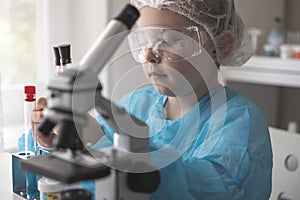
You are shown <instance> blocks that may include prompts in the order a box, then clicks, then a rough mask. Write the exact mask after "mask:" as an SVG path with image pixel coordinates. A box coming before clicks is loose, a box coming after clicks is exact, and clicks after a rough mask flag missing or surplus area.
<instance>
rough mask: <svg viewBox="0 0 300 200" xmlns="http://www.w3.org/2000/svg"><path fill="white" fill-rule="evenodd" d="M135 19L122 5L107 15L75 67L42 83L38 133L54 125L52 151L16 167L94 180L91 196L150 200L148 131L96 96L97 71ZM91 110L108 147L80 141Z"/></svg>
mask: <svg viewBox="0 0 300 200" xmlns="http://www.w3.org/2000/svg"><path fill="white" fill-rule="evenodd" d="M138 17H139V12H138V10H137V9H136V8H135V7H133V6H132V5H130V4H128V5H126V6H125V8H124V9H123V10H122V11H121V13H120V14H119V15H118V16H117V17H116V18H114V19H112V20H111V21H110V22H109V23H108V25H107V26H106V28H105V29H104V31H103V32H102V34H100V36H99V37H98V39H97V40H96V41H95V43H94V44H93V45H92V46H91V48H90V49H89V50H88V52H87V53H86V54H85V55H84V56H83V58H82V59H81V61H80V63H79V65H78V66H72V67H69V68H68V69H67V70H65V71H64V72H63V73H61V74H60V75H59V76H56V77H54V79H53V80H52V81H50V83H49V85H48V90H49V95H48V108H47V110H45V112H44V120H43V122H42V123H41V125H40V127H39V131H40V132H42V133H43V134H45V135H48V134H50V132H51V131H52V129H53V128H54V126H59V127H60V128H59V132H58V133H59V134H58V140H57V143H56V147H57V149H58V150H57V151H55V152H52V153H50V154H47V155H40V156H37V157H35V158H32V159H28V160H24V161H21V163H20V164H21V168H23V169H24V170H27V171H30V172H32V173H35V174H39V175H42V176H45V177H49V178H51V179H55V180H58V181H60V182H63V183H75V182H78V181H84V180H95V199H96V200H100V199H101V200H104V199H107V200H110V199H124V200H126V199H130V200H135V199H150V194H151V193H152V192H154V191H155V190H156V189H157V187H158V185H159V183H160V175H159V172H158V170H156V169H155V167H154V166H152V165H151V157H150V155H151V152H150V147H149V131H148V127H147V126H146V124H145V123H144V122H142V121H141V120H139V119H137V118H136V117H134V116H132V115H131V114H129V113H128V112H127V111H126V110H125V109H123V108H120V107H118V106H117V105H116V104H114V103H113V102H111V101H110V100H108V99H106V98H104V97H103V96H102V94H101V91H102V86H101V84H100V83H99V80H98V77H97V76H98V74H99V73H100V72H101V70H102V69H103V67H104V66H105V64H106V63H107V62H108V60H109V59H110V57H111V56H112V55H113V53H114V52H115V50H116V49H117V48H118V46H119V45H120V44H121V43H122V41H123V39H124V38H125V37H126V36H127V34H128V32H129V30H130V29H131V28H132V26H133V25H134V23H135V21H136V20H137V18H138ZM91 109H95V110H96V111H97V112H98V113H99V114H100V115H101V116H102V118H103V119H104V120H105V121H106V123H107V124H108V125H109V126H110V127H111V128H112V129H113V130H114V132H115V133H114V138H113V143H114V145H113V146H111V147H107V148H103V149H100V150H95V149H93V148H90V147H87V146H86V145H85V144H84V142H83V141H82V139H81V136H82V131H83V128H84V127H85V126H86V124H87V115H88V112H89V111H90V110H91Z"/></svg>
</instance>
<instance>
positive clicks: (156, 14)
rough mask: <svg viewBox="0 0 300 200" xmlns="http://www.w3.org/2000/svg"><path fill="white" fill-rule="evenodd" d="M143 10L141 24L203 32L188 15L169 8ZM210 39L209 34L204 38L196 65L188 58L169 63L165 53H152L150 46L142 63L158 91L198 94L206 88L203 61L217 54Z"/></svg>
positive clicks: (170, 94) (139, 23)
mask: <svg viewBox="0 0 300 200" xmlns="http://www.w3.org/2000/svg"><path fill="white" fill-rule="evenodd" d="M140 12H141V17H140V19H139V21H138V25H139V27H148V26H152V27H173V28H181V27H187V26H197V27H198V29H199V30H201V31H203V28H202V27H200V26H199V25H197V24H195V23H194V22H192V21H191V20H189V19H187V18H186V17H183V16H181V15H179V14H177V13H174V12H172V11H169V10H166V9H161V10H159V9H155V8H151V7H143V8H142V9H141V10H140ZM208 38H209V37H206V40H207V41H204V44H205V46H204V48H205V49H206V51H203V52H202V53H201V54H200V55H199V56H196V57H195V58H193V59H196V60H197V59H198V58H201V59H199V62H200V63H197V66H193V65H192V64H191V63H190V62H188V61H186V60H178V61H175V62H170V60H169V59H168V58H167V56H164V53H162V54H161V56H160V55H157V54H155V53H153V51H152V50H151V49H146V51H145V58H146V59H145V60H146V61H145V62H144V63H143V69H144V72H145V74H146V76H147V77H148V78H149V80H150V81H151V83H152V84H153V86H154V87H155V88H156V90H157V91H158V92H159V93H161V94H164V95H167V96H185V95H188V94H190V93H193V92H195V93H197V91H201V88H203V87H205V82H204V78H203V77H202V75H203V74H205V73H202V71H203V70H205V67H207V66H203V65H205V64H204V63H203V62H201V60H203V58H204V59H205V60H209V59H212V58H213V57H214V55H213V54H214V47H213V44H212V42H211V41H210V40H209V39H208ZM202 43H203V41H202ZM205 56H206V57H205ZM205 63H208V62H205ZM212 63H213V62H212ZM200 73H201V74H200ZM203 76H204V75H203Z"/></svg>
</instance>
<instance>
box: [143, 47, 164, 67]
mask: <svg viewBox="0 0 300 200" xmlns="http://www.w3.org/2000/svg"><path fill="white" fill-rule="evenodd" d="M145 57H146V61H147V62H149V63H155V64H158V63H160V62H161V57H160V55H159V54H158V53H157V52H154V51H153V49H152V48H148V49H146V52H145Z"/></svg>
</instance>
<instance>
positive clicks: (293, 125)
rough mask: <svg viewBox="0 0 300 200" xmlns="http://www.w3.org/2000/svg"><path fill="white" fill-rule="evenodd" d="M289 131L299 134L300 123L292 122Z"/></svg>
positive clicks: (289, 124)
mask: <svg viewBox="0 0 300 200" xmlns="http://www.w3.org/2000/svg"><path fill="white" fill-rule="evenodd" d="M287 130H288V131H289V132H292V133H297V132H298V123H297V122H296V121H290V122H289V123H288V127H287Z"/></svg>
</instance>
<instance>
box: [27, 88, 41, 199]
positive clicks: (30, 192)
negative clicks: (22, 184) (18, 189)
mask: <svg viewBox="0 0 300 200" xmlns="http://www.w3.org/2000/svg"><path fill="white" fill-rule="evenodd" d="M24 94H25V98H24V129H25V130H24V131H25V144H24V145H25V147H24V150H25V156H26V158H30V157H32V156H33V152H32V151H30V144H29V142H30V140H29V133H30V128H31V120H30V119H31V113H32V110H33V109H34V108H35V100H36V98H35V94H36V89H35V86H33V85H27V86H25V87H24ZM32 131H35V133H36V130H32ZM34 154H35V155H37V138H36V137H35V138H34ZM37 180H38V178H37V175H36V174H33V173H30V172H26V196H27V199H36V197H38V196H39V192H38V189H37Z"/></svg>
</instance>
